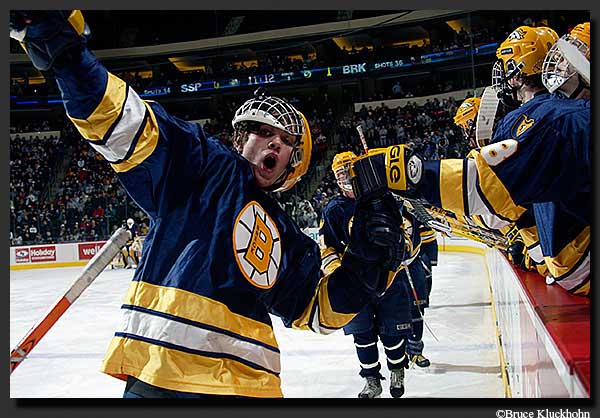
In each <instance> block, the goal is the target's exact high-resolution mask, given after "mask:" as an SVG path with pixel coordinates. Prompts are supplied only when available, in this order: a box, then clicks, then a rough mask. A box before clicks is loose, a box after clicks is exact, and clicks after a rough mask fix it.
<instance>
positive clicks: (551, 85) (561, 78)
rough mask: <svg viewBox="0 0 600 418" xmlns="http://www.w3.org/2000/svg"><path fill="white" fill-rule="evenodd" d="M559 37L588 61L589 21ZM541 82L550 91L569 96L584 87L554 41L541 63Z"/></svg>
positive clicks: (589, 50) (589, 52) (589, 53)
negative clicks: (557, 91) (558, 91)
mask: <svg viewBox="0 0 600 418" xmlns="http://www.w3.org/2000/svg"><path fill="white" fill-rule="evenodd" d="M561 39H563V40H565V41H566V42H568V43H570V44H571V45H573V46H575V48H577V50H579V52H580V53H581V54H582V55H583V56H584V57H585V58H586V59H587V60H588V61H589V60H590V56H591V49H590V46H591V44H590V42H591V38H590V22H584V23H580V24H578V25H577V26H575V27H574V28H573V29H572V30H571V32H569V33H567V34H565V35H563V36H562V37H561ZM542 82H543V83H544V86H545V87H546V88H547V89H548V91H549V92H550V93H553V92H554V91H556V90H560V91H561V92H562V93H564V94H566V95H567V96H569V97H572V96H573V95H575V94H576V93H578V92H579V91H580V90H581V88H583V87H586V86H584V85H583V82H582V81H581V80H580V79H579V77H577V71H576V70H575V68H574V67H573V65H571V64H570V63H569V62H568V61H567V60H566V58H565V55H564V53H563V51H562V50H561V49H560V47H559V45H558V43H555V44H554V45H553V46H552V48H550V50H549V51H548V54H546V58H545V59H544V63H543V65H542Z"/></svg>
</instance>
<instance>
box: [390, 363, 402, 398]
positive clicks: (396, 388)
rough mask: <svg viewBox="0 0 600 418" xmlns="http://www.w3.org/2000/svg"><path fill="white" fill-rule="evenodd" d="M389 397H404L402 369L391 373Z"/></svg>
mask: <svg viewBox="0 0 600 418" xmlns="http://www.w3.org/2000/svg"><path fill="white" fill-rule="evenodd" d="M390 395H392V398H400V397H401V396H402V395H404V368H401V369H394V370H392V371H391V373H390Z"/></svg>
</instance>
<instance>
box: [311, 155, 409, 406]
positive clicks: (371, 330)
mask: <svg viewBox="0 0 600 418" xmlns="http://www.w3.org/2000/svg"><path fill="white" fill-rule="evenodd" d="M354 159H356V155H355V154H354V153H353V152H352V151H346V152H342V153H339V154H336V155H335V156H334V158H333V162H332V165H331V169H332V170H333V172H334V175H335V178H336V182H337V184H338V186H339V187H340V190H341V194H340V195H338V196H335V197H334V198H333V199H331V201H329V203H328V204H327V206H326V207H325V209H324V211H323V214H322V219H321V224H320V229H319V245H320V248H321V258H322V267H321V268H322V269H323V270H324V271H325V272H327V273H331V272H333V271H335V270H336V269H337V268H338V267H339V265H340V259H341V258H342V254H344V251H345V250H346V246H347V245H348V242H349V240H350V231H351V226H352V222H353V214H354V209H355V206H356V200H355V196H354V192H353V190H352V184H351V183H350V172H349V170H350V166H351V164H352V161H353V160H354ZM405 239H410V237H405ZM405 242H406V241H405ZM407 254H408V253H407ZM411 302H412V297H411V296H409V292H408V289H407V285H406V281H405V280H403V279H402V278H397V279H396V280H395V281H394V282H393V283H392V284H391V285H390V287H389V288H388V289H387V290H386V292H385V293H384V295H383V296H381V297H380V298H378V299H376V300H373V301H372V302H371V303H369V304H368V305H367V306H366V307H365V308H363V310H362V311H361V312H360V313H359V314H358V315H357V316H355V317H354V319H353V320H352V321H350V323H349V324H348V325H346V326H345V327H344V333H345V334H346V335H352V336H353V338H354V345H355V347H356V354H357V356H358V361H359V363H360V372H359V375H360V376H361V377H363V378H364V379H365V380H366V382H365V386H364V388H363V389H362V390H361V392H360V393H359V394H358V397H359V398H377V397H379V396H380V395H381V393H382V391H383V389H382V386H381V380H382V379H384V377H383V376H382V374H381V373H380V370H381V364H380V363H379V349H378V348H377V341H378V339H380V340H381V343H382V344H383V348H384V351H385V355H386V359H387V367H388V369H389V371H390V394H391V395H392V397H393V398H399V397H401V396H402V395H403V394H404V368H406V367H408V358H407V356H406V355H405V347H406V341H407V340H408V339H409V338H410V336H411V334H412V332H411V330H412V327H411V309H410V306H411V305H412V303H411Z"/></svg>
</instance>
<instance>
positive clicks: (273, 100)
mask: <svg viewBox="0 0 600 418" xmlns="http://www.w3.org/2000/svg"><path fill="white" fill-rule="evenodd" d="M243 122H256V123H259V124H260V123H264V124H267V125H270V126H274V127H275V128H279V129H281V130H282V131H285V132H287V133H288V134H290V135H292V136H295V137H296V138H297V140H299V139H300V137H301V136H302V135H303V134H304V123H303V120H302V117H301V116H300V112H299V111H298V110H297V109H296V108H295V107H294V106H292V105H291V104H290V103H288V102H287V101H285V100H283V99H280V98H279V97H275V96H270V95H269V94H268V93H267V91H266V90H265V89H263V88H262V87H261V88H258V89H256V91H255V92H254V97H253V98H252V99H250V100H246V102H245V103H244V104H243V105H241V106H240V107H239V108H238V110H236V111H235V115H234V117H233V120H232V121H231V124H232V125H233V129H238V128H239V127H240V125H241V124H242V123H243Z"/></svg>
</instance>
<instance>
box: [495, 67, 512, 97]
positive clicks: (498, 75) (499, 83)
mask: <svg viewBox="0 0 600 418" xmlns="http://www.w3.org/2000/svg"><path fill="white" fill-rule="evenodd" d="M492 88H493V89H494V90H496V92H498V93H500V92H502V91H505V90H509V87H508V83H507V80H506V77H505V76H504V62H503V61H502V60H497V61H496V62H494V65H493V66H492Z"/></svg>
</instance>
